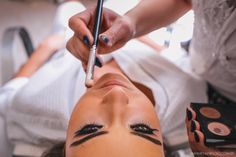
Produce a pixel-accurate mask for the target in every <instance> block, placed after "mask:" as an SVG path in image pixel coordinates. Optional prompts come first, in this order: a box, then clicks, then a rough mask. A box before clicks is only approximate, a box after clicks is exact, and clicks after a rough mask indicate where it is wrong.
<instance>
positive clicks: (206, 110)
mask: <svg viewBox="0 0 236 157" xmlns="http://www.w3.org/2000/svg"><path fill="white" fill-rule="evenodd" d="M200 113H201V114H202V115H203V116H205V117H207V118H211V119H218V118H220V116H221V114H220V112H219V111H217V110H216V109H214V108H212V107H202V108H201V109H200Z"/></svg>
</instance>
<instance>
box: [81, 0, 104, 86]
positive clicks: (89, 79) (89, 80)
mask: <svg viewBox="0 0 236 157" xmlns="http://www.w3.org/2000/svg"><path fill="white" fill-rule="evenodd" d="M102 8H103V0H98V2H97V8H96V17H95V22H94V30H93V38H94V42H93V45H92V46H91V48H90V52H89V60H88V65H87V72H86V80H85V86H86V87H87V88H90V87H92V86H93V84H94V80H93V79H94V66H95V60H96V51H97V46H98V34H99V30H100V25H101V20H102Z"/></svg>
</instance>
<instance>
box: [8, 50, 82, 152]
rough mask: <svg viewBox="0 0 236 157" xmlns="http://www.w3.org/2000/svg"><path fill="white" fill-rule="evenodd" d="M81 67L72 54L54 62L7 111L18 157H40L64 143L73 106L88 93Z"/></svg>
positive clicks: (10, 133) (22, 89) (41, 71)
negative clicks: (54, 146)
mask: <svg viewBox="0 0 236 157" xmlns="http://www.w3.org/2000/svg"><path fill="white" fill-rule="evenodd" d="M84 78H85V74H84V71H83V69H82V67H81V63H80V62H79V61H78V60H77V59H76V58H74V57H73V56H72V55H71V54H70V53H65V55H64V56H61V57H59V58H56V59H54V60H51V61H50V62H48V63H47V64H45V65H44V66H43V67H42V68H40V69H39V70H38V71H37V72H36V73H35V74H34V75H33V76H32V77H31V78H30V80H29V82H28V84H27V85H26V86H25V87H23V88H21V90H20V92H18V93H17V94H16V95H15V96H14V98H13V99H12V103H9V104H8V105H9V107H8V109H7V111H6V115H5V117H6V123H7V131H8V138H9V139H10V141H11V142H12V143H13V144H14V152H13V153H14V154H15V155H26V156H27V155H28V156H40V155H41V153H42V152H43V151H44V150H45V149H47V148H49V147H50V146H52V145H53V144H55V143H57V142H58V141H63V140H65V136H66V134H65V133H66V129H67V124H68V120H69V118H70V114H71V111H72V109H73V106H74V104H75V103H76V102H77V100H78V99H79V97H80V96H81V95H82V94H83V93H84V92H85V90H86V88H85V87H84Z"/></svg>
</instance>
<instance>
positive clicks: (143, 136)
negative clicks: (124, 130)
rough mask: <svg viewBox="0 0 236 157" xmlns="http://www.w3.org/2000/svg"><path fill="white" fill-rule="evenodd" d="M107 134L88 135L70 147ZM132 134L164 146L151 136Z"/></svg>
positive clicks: (103, 132) (104, 132)
mask: <svg viewBox="0 0 236 157" xmlns="http://www.w3.org/2000/svg"><path fill="white" fill-rule="evenodd" d="M105 134H108V131H101V132H97V133H94V134H91V135H88V136H86V137H84V138H82V139H80V140H78V141H75V142H73V143H72V144H71V145H70V147H75V146H79V145H81V144H83V143H84V142H86V141H88V140H91V139H93V138H95V137H98V136H101V135H105ZM131 134H133V135H135V136H139V137H142V138H144V139H146V140H148V141H150V142H152V143H154V144H156V145H160V146H161V145H162V144H161V142H160V141H159V140H157V139H155V138H152V137H150V136H147V135H144V134H140V133H137V132H131ZM75 137H77V136H75Z"/></svg>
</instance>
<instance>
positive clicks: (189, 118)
mask: <svg viewBox="0 0 236 157" xmlns="http://www.w3.org/2000/svg"><path fill="white" fill-rule="evenodd" d="M186 115H187V118H188V121H190V120H191V119H192V118H193V114H192V112H191V111H189V109H188V108H187V109H186Z"/></svg>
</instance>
